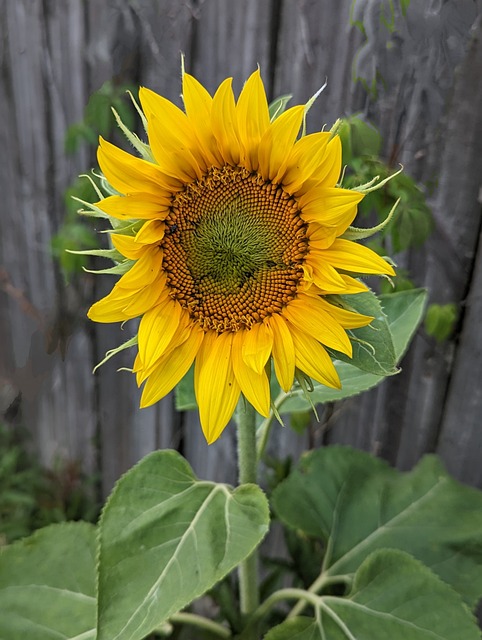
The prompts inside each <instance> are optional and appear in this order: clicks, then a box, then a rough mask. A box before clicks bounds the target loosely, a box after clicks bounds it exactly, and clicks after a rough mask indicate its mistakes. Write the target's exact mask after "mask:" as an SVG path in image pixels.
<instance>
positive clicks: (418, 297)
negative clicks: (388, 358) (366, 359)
mask: <svg viewBox="0 0 482 640" xmlns="http://www.w3.org/2000/svg"><path fill="white" fill-rule="evenodd" d="M378 299H379V300H380V304H381V305H382V308H383V311H384V313H385V315H386V317H387V320H388V324H389V326H390V332H391V334H392V338H393V346H394V348H395V357H396V361H397V362H399V360H400V358H401V357H402V356H403V355H404V353H405V351H406V350H407V347H408V345H409V344H410V340H411V339H412V337H413V334H414V333H415V331H416V330H417V327H418V325H419V324H420V322H421V320H422V317H423V314H424V311H425V304H426V302H427V291H426V290H425V289H407V290H405V291H397V292H396V293H385V294H383V295H380V296H378Z"/></svg>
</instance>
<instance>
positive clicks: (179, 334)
mask: <svg viewBox="0 0 482 640" xmlns="http://www.w3.org/2000/svg"><path fill="white" fill-rule="evenodd" d="M166 297H167V296H165V297H164V298H162V299H161V302H162V301H163V300H165V299H166ZM155 306H157V305H155ZM192 326H193V322H192V321H191V318H190V316H189V314H188V313H187V312H186V311H185V310H184V309H183V310H182V311H181V318H180V320H179V325H178V327H177V330H176V332H175V334H174V335H173V337H172V339H171V341H170V342H169V345H168V346H167V348H166V349H165V351H164V352H163V353H162V354H161V355H160V356H159V358H157V360H152V362H151V365H150V366H148V367H146V366H144V363H143V362H142V359H141V356H140V353H139V352H138V354H137V358H136V368H135V369H134V371H135V372H136V374H137V375H136V379H137V385H138V386H140V385H141V384H142V383H143V382H144V380H146V379H147V378H148V377H149V376H150V375H151V373H153V372H154V370H155V369H157V367H158V366H159V361H160V360H161V359H164V358H168V357H169V354H170V353H171V352H172V351H174V349H177V347H179V346H180V345H181V344H182V343H183V342H185V341H186V340H187V339H188V338H189V336H190V335H191V329H192Z"/></svg>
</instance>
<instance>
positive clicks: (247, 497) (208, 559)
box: [97, 451, 269, 640]
mask: <svg viewBox="0 0 482 640" xmlns="http://www.w3.org/2000/svg"><path fill="white" fill-rule="evenodd" d="M268 523H269V512H268V503H267V500H266V498H265V496H264V494H263V493H262V491H261V490H260V489H259V487H257V486H255V485H242V486H241V487H238V488H237V489H235V490H233V489H231V488H230V487H228V486H227V485H223V484H216V483H213V482H202V481H198V480H197V479H196V478H195V476H194V474H193V472H192V470H191V468H190V467H189V465H188V463H187V462H186V461H185V460H184V459H183V458H182V456H180V455H179V454H178V453H177V452H175V451H156V452H154V453H152V454H150V455H148V456H147V457H145V458H144V459H143V460H142V461H141V462H140V463H139V464H138V465H136V466H135V467H134V468H133V469H131V470H130V471H129V472H127V473H126V475H125V476H124V477H123V478H121V480H120V481H119V482H118V484H117V485H116V487H115V489H114V491H113V493H112V494H111V496H110V498H109V500H108V502H107V504H106V506H105V509H104V512H103V515H102V518H101V521H100V524H99V528H100V536H99V541H100V554H99V578H98V594H99V618H98V637H97V640H141V639H142V638H144V637H145V636H146V635H148V634H149V633H150V632H151V631H153V630H154V629H155V628H159V627H160V625H161V624H162V623H163V622H164V621H166V620H167V619H168V618H169V617H170V616H171V615H173V614H174V613H176V612H177V611H179V610H180V609H181V608H183V607H185V606H186V605H187V604H189V603H190V602H191V601H192V600H193V599H194V598H197V597H198V596H201V595H202V594H204V593H205V592H206V591H207V590H208V589H210V588H211V587H212V586H213V585H214V584H215V583H216V582H218V581H219V580H221V578H223V577H224V576H225V575H227V574H228V573H229V572H230V571H231V570H232V569H234V567H236V566H237V565H238V564H239V563H240V562H241V561H242V560H244V559H245V558H246V557H247V556H248V555H249V554H250V553H251V552H252V551H253V550H254V549H255V547H256V546H257V545H258V544H259V543H260V541H261V540H262V538H263V537H264V535H265V534H266V532H267V529H268Z"/></svg>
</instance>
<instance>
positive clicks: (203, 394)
mask: <svg viewBox="0 0 482 640" xmlns="http://www.w3.org/2000/svg"><path fill="white" fill-rule="evenodd" d="M232 342H233V334H232V333H231V332H224V333H221V334H219V335H217V334H215V333H214V332H213V331H209V332H208V333H207V334H206V337H205V338H204V342H203V345H202V347H201V349H200V351H199V355H198V357H197V358H196V365H195V368H194V389H195V393H196V400H197V403H198V405H199V418H200V421H201V427H202V430H203V433H204V436H205V438H206V440H207V442H208V444H212V443H213V442H214V441H215V440H217V439H218V438H219V436H220V435H221V433H222V432H223V430H224V428H225V426H226V425H227V424H228V422H229V420H230V419H231V416H232V415H233V412H234V409H235V408H236V404H237V402H238V399H239V393H240V388H239V384H238V382H237V380H236V378H235V377H234V372H233V364H232V356H231V348H232Z"/></svg>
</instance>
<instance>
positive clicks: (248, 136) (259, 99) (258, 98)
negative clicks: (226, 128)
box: [236, 69, 270, 171]
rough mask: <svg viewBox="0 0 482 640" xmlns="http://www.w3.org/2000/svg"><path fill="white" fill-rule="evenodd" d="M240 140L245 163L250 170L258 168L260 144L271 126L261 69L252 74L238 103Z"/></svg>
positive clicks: (237, 114) (237, 113)
mask: <svg viewBox="0 0 482 640" xmlns="http://www.w3.org/2000/svg"><path fill="white" fill-rule="evenodd" d="M236 119H237V122H238V132H239V140H240V142H241V147H242V150H243V158H242V161H244V165H245V166H246V168H247V169H249V170H250V171H256V170H257V168H258V146H259V142H260V140H261V138H262V137H263V134H264V133H265V131H266V130H267V129H268V127H269V126H270V122H269V110H268V101H267V99H266V93H265V90H264V85H263V81H262V80H261V74H260V72H259V69H257V70H256V71H255V72H254V73H252V74H251V75H250V77H249V78H248V79H247V80H246V83H245V85H244V87H243V90H242V91H241V93H240V95H239V98H238V102H237V104H236Z"/></svg>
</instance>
